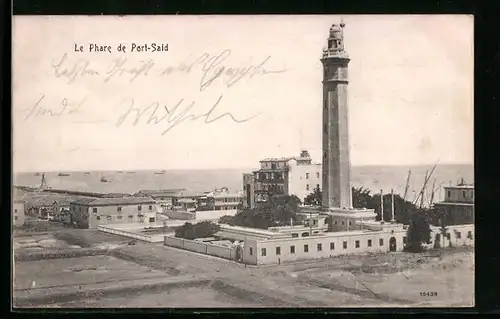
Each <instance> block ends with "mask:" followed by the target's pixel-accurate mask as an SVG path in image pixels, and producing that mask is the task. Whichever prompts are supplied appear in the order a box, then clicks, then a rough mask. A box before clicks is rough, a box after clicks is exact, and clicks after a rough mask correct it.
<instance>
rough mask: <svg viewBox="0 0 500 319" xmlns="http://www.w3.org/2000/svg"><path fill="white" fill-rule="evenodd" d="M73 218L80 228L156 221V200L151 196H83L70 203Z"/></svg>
mask: <svg viewBox="0 0 500 319" xmlns="http://www.w3.org/2000/svg"><path fill="white" fill-rule="evenodd" d="M70 215H71V220H72V221H73V223H74V224H75V226H77V227H80V228H97V226H99V225H105V224H132V223H144V224H149V223H155V222H156V206H155V200H154V199H152V198H150V197H124V198H81V199H77V200H75V201H72V202H71V203H70Z"/></svg>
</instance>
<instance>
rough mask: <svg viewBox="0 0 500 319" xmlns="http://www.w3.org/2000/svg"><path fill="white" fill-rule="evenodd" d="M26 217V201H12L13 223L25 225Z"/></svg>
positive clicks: (17, 225) (18, 225) (19, 225)
mask: <svg viewBox="0 0 500 319" xmlns="http://www.w3.org/2000/svg"><path fill="white" fill-rule="evenodd" d="M25 220H26V218H25V213H24V202H23V201H20V200H15V201H13V202H12V223H13V225H14V226H16V227H21V226H23V225H24V222H25Z"/></svg>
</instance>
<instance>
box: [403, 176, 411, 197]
mask: <svg viewBox="0 0 500 319" xmlns="http://www.w3.org/2000/svg"><path fill="white" fill-rule="evenodd" d="M410 176H411V169H410V170H408V177H407V178H406V186H405V193H404V196H403V200H406V195H408V188H409V187H410Z"/></svg>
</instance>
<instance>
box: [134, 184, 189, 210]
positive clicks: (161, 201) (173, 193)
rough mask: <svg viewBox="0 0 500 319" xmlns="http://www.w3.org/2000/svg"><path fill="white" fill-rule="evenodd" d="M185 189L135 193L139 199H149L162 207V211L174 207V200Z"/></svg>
mask: <svg viewBox="0 0 500 319" xmlns="http://www.w3.org/2000/svg"><path fill="white" fill-rule="evenodd" d="M184 191H185V189H183V188H179V189H158V190H141V191H139V192H138V193H137V196H139V197H151V198H153V199H154V200H155V201H156V204H157V205H159V206H160V207H162V209H163V210H167V209H171V208H172V207H173V206H174V205H173V204H174V199H175V198H177V197H178V196H179V195H180V194H182V192H184Z"/></svg>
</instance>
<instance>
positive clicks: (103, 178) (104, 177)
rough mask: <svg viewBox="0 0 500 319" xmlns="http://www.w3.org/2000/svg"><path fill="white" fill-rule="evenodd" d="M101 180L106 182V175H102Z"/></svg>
mask: <svg viewBox="0 0 500 319" xmlns="http://www.w3.org/2000/svg"><path fill="white" fill-rule="evenodd" d="M101 182H102V183H107V182H108V180H107V179H106V176H104V175H102V176H101Z"/></svg>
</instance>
